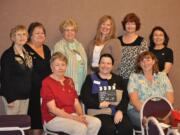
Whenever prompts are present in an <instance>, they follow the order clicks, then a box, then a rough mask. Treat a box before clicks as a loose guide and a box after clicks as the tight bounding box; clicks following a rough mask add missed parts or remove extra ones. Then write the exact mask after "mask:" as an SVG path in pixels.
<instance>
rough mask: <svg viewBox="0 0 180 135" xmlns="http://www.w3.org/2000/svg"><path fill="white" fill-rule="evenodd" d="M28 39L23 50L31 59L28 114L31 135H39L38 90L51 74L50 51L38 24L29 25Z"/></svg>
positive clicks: (43, 29)
mask: <svg viewBox="0 0 180 135" xmlns="http://www.w3.org/2000/svg"><path fill="white" fill-rule="evenodd" d="M28 33H29V39H28V43H27V45H25V48H26V49H27V51H28V52H29V53H30V55H31V56H32V58H33V76H32V79H33V81H32V89H31V95H30V102H29V110H28V113H29V115H30V116H31V128H32V129H37V130H33V134H34V135H35V134H40V130H39V129H42V121H41V111H40V89H41V82H42V80H43V79H44V78H45V77H46V76H48V75H49V74H50V73H51V70H50V63H49V60H50V57H51V54H50V50H49V48H48V47H47V46H46V45H44V42H45V38H46V37H45V36H46V32H45V28H44V26H43V25H42V24H41V23H39V22H33V23H31V24H30V26H29V29H28Z"/></svg>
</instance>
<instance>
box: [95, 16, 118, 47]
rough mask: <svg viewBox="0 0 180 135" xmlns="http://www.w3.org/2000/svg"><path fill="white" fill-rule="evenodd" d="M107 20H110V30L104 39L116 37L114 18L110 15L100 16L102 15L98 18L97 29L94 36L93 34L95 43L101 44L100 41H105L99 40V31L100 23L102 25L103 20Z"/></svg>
mask: <svg viewBox="0 0 180 135" xmlns="http://www.w3.org/2000/svg"><path fill="white" fill-rule="evenodd" d="M107 20H110V21H111V31H110V33H109V36H108V37H107V38H106V40H105V41H107V40H109V39H112V38H115V37H116V35H115V33H116V26H115V21H114V19H113V18H112V17H111V16H110V15H104V16H102V17H101V18H100V19H99V22H98V26H97V31H96V36H95V44H96V45H99V44H102V43H104V42H105V41H102V40H101V31H100V28H101V25H102V24H103V23H104V22H106V21H107Z"/></svg>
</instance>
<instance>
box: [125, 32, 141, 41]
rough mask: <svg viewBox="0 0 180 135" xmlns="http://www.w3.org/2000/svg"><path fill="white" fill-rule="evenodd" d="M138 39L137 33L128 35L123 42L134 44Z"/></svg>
mask: <svg viewBox="0 0 180 135" xmlns="http://www.w3.org/2000/svg"><path fill="white" fill-rule="evenodd" d="M137 37H138V35H137V34H136V33H126V34H125V35H124V36H123V41H124V42H125V43H132V42H134V41H135V40H136V38H137Z"/></svg>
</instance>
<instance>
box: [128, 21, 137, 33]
mask: <svg viewBox="0 0 180 135" xmlns="http://www.w3.org/2000/svg"><path fill="white" fill-rule="evenodd" d="M125 29H126V32H127V33H134V32H136V23H135V22H127V23H126V24H125Z"/></svg>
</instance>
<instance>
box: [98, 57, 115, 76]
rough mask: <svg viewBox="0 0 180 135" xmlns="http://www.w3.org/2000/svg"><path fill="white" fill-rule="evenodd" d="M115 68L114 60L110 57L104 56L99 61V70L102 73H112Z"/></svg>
mask: <svg viewBox="0 0 180 135" xmlns="http://www.w3.org/2000/svg"><path fill="white" fill-rule="evenodd" d="M112 68H113V64H112V60H111V58H109V57H102V58H101V61H100V63H99V71H100V73H102V74H109V73H111V71H112Z"/></svg>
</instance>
